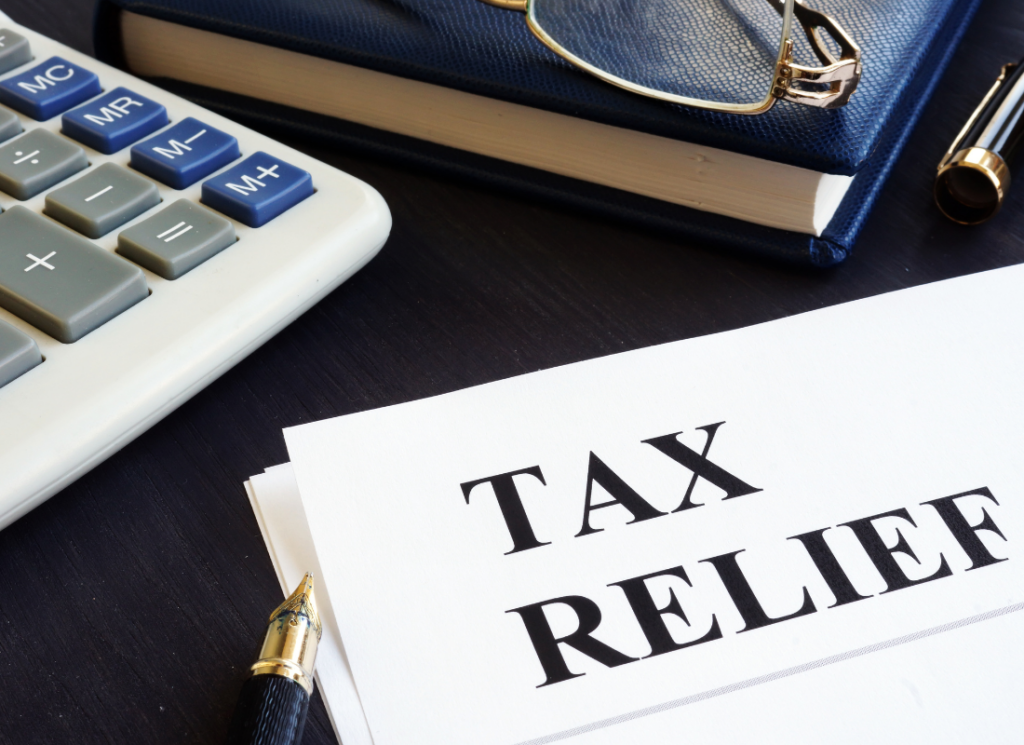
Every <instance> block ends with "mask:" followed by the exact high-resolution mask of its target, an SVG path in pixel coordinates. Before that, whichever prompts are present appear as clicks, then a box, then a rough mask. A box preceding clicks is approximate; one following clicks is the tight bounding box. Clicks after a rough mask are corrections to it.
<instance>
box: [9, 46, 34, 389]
mask: <svg viewBox="0 0 1024 745" xmlns="http://www.w3.org/2000/svg"><path fill="white" fill-rule="evenodd" d="M0 33H2V32H0ZM0 59H2V58H0ZM42 361H43V356H42V355H41V354H40V353H39V346H38V345H37V344H36V342H35V340H34V339H32V337H30V336H27V335H26V334H23V333H21V332H20V331H18V329H16V328H14V327H13V326H11V325H10V324H9V323H4V322H3V321H0V387H3V386H5V385H7V384H8V383H10V382H11V381H12V380H14V379H15V378H17V377H19V376H21V375H24V374H25V373H26V372H28V371H29V370H31V369H32V368H33V367H35V366H36V365H38V364H39V363H41V362H42Z"/></svg>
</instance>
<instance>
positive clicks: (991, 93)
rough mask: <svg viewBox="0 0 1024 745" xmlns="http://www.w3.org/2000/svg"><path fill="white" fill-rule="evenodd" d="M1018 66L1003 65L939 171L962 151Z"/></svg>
mask: <svg viewBox="0 0 1024 745" xmlns="http://www.w3.org/2000/svg"><path fill="white" fill-rule="evenodd" d="M1018 64H1019V63H1017V62H1007V63H1006V64H1005V65H1003V69H1002V70H1001V71H1000V72H999V77H998V78H996V82H995V83H993V84H992V87H991V88H989V90H988V93H986V94H985V97H984V98H983V99H981V103H980V104H978V107H977V108H976V109H975V110H974V113H973V114H971V116H970V118H969V119H968V120H967V123H966V124H964V126H963V129H961V130H960V132H959V134H957V136H956V139H955V140H953V144H952V145H950V146H949V150H947V151H946V154H945V155H944V156H942V160H941V161H940V162H939V168H938V170H940V171H941V170H942V169H943V168H944V167H945V166H946V164H947V163H949V161H950V160H951V159H952V158H953V156H954V155H956V154H957V153H958V152H959V151H960V146H961V144H962V143H963V141H964V139H965V138H966V137H967V135H968V133H969V132H970V131H971V128H972V127H974V124H975V122H977V121H978V118H979V117H980V116H981V115H982V114H983V113H984V112H985V109H987V108H988V105H989V102H990V101H992V99H993V98H995V95H996V94H997V93H999V89H1000V88H1002V87H1003V84H1004V83H1005V82H1006V81H1007V80H1008V79H1009V77H1010V76H1011V75H1013V73H1014V71H1015V70H1016V69H1017V65H1018Z"/></svg>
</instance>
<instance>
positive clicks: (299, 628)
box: [226, 573, 321, 745]
mask: <svg viewBox="0 0 1024 745" xmlns="http://www.w3.org/2000/svg"><path fill="white" fill-rule="evenodd" d="M320 632H321V626H320V617H319V616H318V615H317V612H316V601H315V600H314V599H313V575H312V574H311V573H307V574H306V576H305V577H303V578H302V582H301V583H300V584H299V586H298V587H297V588H296V590H295V592H293V593H292V594H291V596H290V597H289V598H288V599H287V600H285V601H284V602H283V603H282V604H281V605H280V606H278V607H277V609H275V610H274V612H273V613H271V614H270V620H269V622H268V624H267V633H266V635H265V636H264V638H263V646H262V648H261V649H260V653H259V658H258V659H257V660H256V662H255V663H254V664H253V666H252V667H251V668H250V673H249V678H248V679H247V680H246V681H245V683H244V684H242V691H241V693H240V694H239V696H238V704H237V705H236V706H235V713H234V716H233V717H232V720H231V728H230V729H229V730H228V738H227V741H226V742H227V745H298V743H299V742H300V741H301V740H302V729H303V727H304V726H305V724H306V711H307V709H309V697H310V695H312V693H313V662H314V660H315V659H316V647H317V643H318V642H319V641H320Z"/></svg>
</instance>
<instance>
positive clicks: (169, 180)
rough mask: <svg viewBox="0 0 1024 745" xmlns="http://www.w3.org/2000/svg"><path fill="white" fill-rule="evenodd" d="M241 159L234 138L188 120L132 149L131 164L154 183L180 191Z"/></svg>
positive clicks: (236, 141)
mask: <svg viewBox="0 0 1024 745" xmlns="http://www.w3.org/2000/svg"><path fill="white" fill-rule="evenodd" d="M241 155H242V154H241V152H240V151H239V149H238V140H236V139H235V138H234V137H232V136H231V135H229V134H227V133H226V132H221V131H220V130H219V129H214V128H213V127H211V126H209V125H208V124H203V123H202V122H201V121H199V120H197V119H193V118H192V117H189V118H187V119H182V120H181V121H180V122H178V123H177V124H175V125H174V126H173V127H171V128H170V129H166V130H164V131H163V132H161V133H160V134H158V135H156V136H154V137H150V138H149V139H148V140H146V141H145V142H140V143H139V144H138V145H136V146H135V147H133V148H132V157H131V163H132V168H134V169H136V170H137V171H141V172H142V173H144V174H146V175H147V176H152V177H153V178H155V179H156V180H157V181H160V182H162V183H164V184H167V185H168V186H170V187H173V188H175V189H184V188H185V187H186V186H191V185H192V184H194V183H195V182H196V181H199V179H202V178H206V177H207V176H209V175H210V174H211V173H213V172H214V171H216V170H218V169H220V168H223V167H224V166H226V165H227V164H228V163H230V162H231V161H233V160H235V159H236V158H239V157H241Z"/></svg>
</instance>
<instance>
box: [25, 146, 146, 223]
mask: <svg viewBox="0 0 1024 745" xmlns="http://www.w3.org/2000/svg"><path fill="white" fill-rule="evenodd" d="M158 204H160V193H159V192H158V191H157V188H156V184H154V183H153V182H152V181H149V180H147V179H144V178H142V176H138V175H136V174H134V173H132V172H131V171H129V170H128V169H127V168H122V167H121V166H119V165H115V164H114V163H104V164H103V165H101V166H100V167H99V168H97V169H96V170H94V171H92V172H91V173H87V174H86V175H85V176H82V178H80V179H78V180H77V181H72V182H71V183H70V184H68V185H66V186H62V187H60V188H59V189H55V190H53V191H51V192H50V193H49V194H47V195H46V207H45V208H44V209H43V212H45V213H46V214H47V215H49V216H50V217H53V218H55V219H57V220H60V221H61V222H62V223H64V224H65V225H67V226H68V227H69V228H74V229H75V230H77V231H78V232H79V233H82V234H83V235H87V236H89V237H90V238H99V237H100V236H101V235H106V234H107V233H109V232H110V231H111V230H113V229H114V228H117V227H120V226H121V225H124V224H125V223H126V222H128V221H129V220H131V219H132V218H133V217H136V216H137V215H141V214H142V213H143V212H145V211H146V210H148V209H150V208H151V207H155V206H156V205H158Z"/></svg>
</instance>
